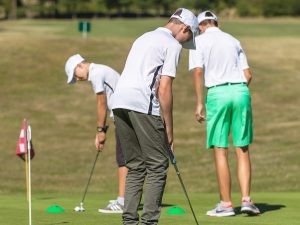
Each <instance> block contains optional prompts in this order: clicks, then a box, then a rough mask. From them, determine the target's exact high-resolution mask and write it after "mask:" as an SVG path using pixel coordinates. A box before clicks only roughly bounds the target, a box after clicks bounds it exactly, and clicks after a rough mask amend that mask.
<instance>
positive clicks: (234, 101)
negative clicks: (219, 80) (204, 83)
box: [206, 83, 253, 148]
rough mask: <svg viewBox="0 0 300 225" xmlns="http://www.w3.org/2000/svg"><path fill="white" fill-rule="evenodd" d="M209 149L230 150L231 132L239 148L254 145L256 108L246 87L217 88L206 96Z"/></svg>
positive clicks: (239, 85) (234, 143)
mask: <svg viewBox="0 0 300 225" xmlns="http://www.w3.org/2000/svg"><path fill="white" fill-rule="evenodd" d="M206 129H207V141H206V145H207V148H212V147H214V146H216V147H220V148H228V146H229V144H228V139H229V134H230V130H231V131H232V140H233V145H234V146H235V147H243V146H247V145H249V144H251V143H252V137H253V128H252V109H251V97H250V92H249V89H248V87H247V85H246V84H243V83H242V84H234V85H224V86H216V87H212V88H209V89H208V92H207V97H206Z"/></svg>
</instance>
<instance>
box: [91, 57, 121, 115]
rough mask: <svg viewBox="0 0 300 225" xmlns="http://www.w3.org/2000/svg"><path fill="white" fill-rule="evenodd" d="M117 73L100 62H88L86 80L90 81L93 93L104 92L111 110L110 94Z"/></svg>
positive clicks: (114, 86)
mask: <svg viewBox="0 0 300 225" xmlns="http://www.w3.org/2000/svg"><path fill="white" fill-rule="evenodd" d="M119 77H120V75H119V73H118V72H116V71H115V70H113V69H112V68H110V67H108V66H105V65H101V64H94V63H91V64H90V68H89V77H88V80H89V81H90V82H91V85H92V88H93V90H94V92H95V94H97V93H100V92H103V91H104V92H105V94H106V101H107V108H108V109H109V110H110V111H111V109H112V108H111V107H112V102H111V96H112V94H113V93H114V91H115V88H116V85H117V83H118V80H119ZM111 116H112V114H111Z"/></svg>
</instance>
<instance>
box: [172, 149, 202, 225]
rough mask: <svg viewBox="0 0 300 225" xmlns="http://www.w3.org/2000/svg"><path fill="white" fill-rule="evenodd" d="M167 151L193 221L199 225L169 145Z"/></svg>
mask: <svg viewBox="0 0 300 225" xmlns="http://www.w3.org/2000/svg"><path fill="white" fill-rule="evenodd" d="M168 153H169V157H170V160H171V163H172V164H173V166H174V168H175V171H176V174H177V176H178V178H179V181H180V184H181V187H182V189H183V191H184V194H185V197H186V199H187V200H188V203H189V205H190V209H191V210H192V213H193V216H194V219H195V222H196V224H197V225H199V223H198V221H197V218H196V215H195V213H194V210H193V207H192V204H191V201H190V199H189V196H188V194H187V192H186V189H185V187H184V184H183V181H182V179H181V176H180V172H179V170H178V167H177V164H176V158H175V155H174V153H173V151H172V149H171V146H169V147H168Z"/></svg>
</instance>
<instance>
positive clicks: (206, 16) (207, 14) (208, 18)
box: [197, 10, 218, 24]
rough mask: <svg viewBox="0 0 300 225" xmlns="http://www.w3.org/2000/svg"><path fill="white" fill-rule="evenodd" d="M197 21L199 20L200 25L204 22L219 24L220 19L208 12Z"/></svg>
mask: <svg viewBox="0 0 300 225" xmlns="http://www.w3.org/2000/svg"><path fill="white" fill-rule="evenodd" d="M197 19H198V24H200V23H202V22H203V21H204V20H214V21H216V22H218V17H217V16H216V15H215V14H213V13H212V12H211V11H208V10H207V11H204V12H202V13H200V14H199V15H198V17H197Z"/></svg>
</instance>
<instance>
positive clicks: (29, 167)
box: [27, 125, 31, 225]
mask: <svg viewBox="0 0 300 225" xmlns="http://www.w3.org/2000/svg"><path fill="white" fill-rule="evenodd" d="M30 141H31V127H30V126H29V125H28V127H27V145H28V198H29V201H28V205H29V225H31V165H30V162H31V156H30V154H31V144H30Z"/></svg>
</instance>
